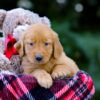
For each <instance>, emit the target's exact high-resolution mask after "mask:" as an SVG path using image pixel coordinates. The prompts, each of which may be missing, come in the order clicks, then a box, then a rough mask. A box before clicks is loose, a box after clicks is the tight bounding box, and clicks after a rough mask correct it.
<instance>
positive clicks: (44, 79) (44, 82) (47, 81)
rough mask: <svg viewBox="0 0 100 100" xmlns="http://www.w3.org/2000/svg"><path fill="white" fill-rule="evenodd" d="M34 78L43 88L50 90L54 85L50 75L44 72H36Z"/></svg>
mask: <svg viewBox="0 0 100 100" xmlns="http://www.w3.org/2000/svg"><path fill="white" fill-rule="evenodd" d="M33 76H34V77H35V78H36V79H37V82H38V84H39V85H40V86H41V87H44V88H50V87H51V86H52V84H53V81H52V77H51V76H50V74H48V73H47V72H45V71H43V70H41V71H35V73H33Z"/></svg>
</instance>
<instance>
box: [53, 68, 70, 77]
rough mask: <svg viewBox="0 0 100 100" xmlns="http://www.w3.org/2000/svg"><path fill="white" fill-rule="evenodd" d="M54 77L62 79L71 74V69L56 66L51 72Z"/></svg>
mask: <svg viewBox="0 0 100 100" xmlns="http://www.w3.org/2000/svg"><path fill="white" fill-rule="evenodd" d="M51 76H52V78H53V79H62V78H64V77H69V76H70V71H68V70H66V69H65V68H56V69H54V71H53V72H52V74H51Z"/></svg>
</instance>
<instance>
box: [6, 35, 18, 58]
mask: <svg viewBox="0 0 100 100" xmlns="http://www.w3.org/2000/svg"><path fill="white" fill-rule="evenodd" d="M15 43H16V39H15V38H14V37H13V36H12V35H11V34H9V35H8V36H7V38H6V39H5V45H6V50H5V53H4V54H5V55H6V57H7V58H9V59H10V58H11V57H12V55H16V54H18V53H17V51H16V49H15V48H14V44H15Z"/></svg>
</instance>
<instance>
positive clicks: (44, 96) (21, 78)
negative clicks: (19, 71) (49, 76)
mask: <svg viewBox="0 0 100 100" xmlns="http://www.w3.org/2000/svg"><path fill="white" fill-rule="evenodd" d="M94 93H95V88H94V85H93V81H92V78H91V77H90V76H89V74H87V73H86V72H84V71H79V72H78V73H77V74H76V75H74V76H73V77H72V78H64V79H59V80H55V81H54V84H53V86H52V87H51V88H50V89H44V88H42V87H40V86H39V85H38V84H37V81H36V80H35V78H34V77H32V76H30V75H7V74H0V100H8V99H9V100H91V99H92V97H93V95H94Z"/></svg>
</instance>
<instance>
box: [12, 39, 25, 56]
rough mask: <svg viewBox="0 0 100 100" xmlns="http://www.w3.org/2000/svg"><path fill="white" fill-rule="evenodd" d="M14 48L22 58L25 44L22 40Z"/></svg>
mask: <svg viewBox="0 0 100 100" xmlns="http://www.w3.org/2000/svg"><path fill="white" fill-rule="evenodd" d="M14 47H15V48H16V50H17V51H18V53H19V55H20V57H23V56H24V44H23V41H22V40H19V41H18V42H17V43H15V45H14Z"/></svg>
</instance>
